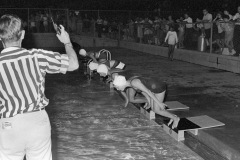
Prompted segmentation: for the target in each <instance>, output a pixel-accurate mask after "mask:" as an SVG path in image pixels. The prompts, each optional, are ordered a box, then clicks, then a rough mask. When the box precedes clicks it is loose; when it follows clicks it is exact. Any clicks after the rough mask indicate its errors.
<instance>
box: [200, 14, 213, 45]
mask: <svg viewBox="0 0 240 160" xmlns="http://www.w3.org/2000/svg"><path fill="white" fill-rule="evenodd" d="M211 22H212V14H210V13H208V10H207V9H204V10H203V19H202V23H203V26H204V32H205V38H206V42H207V46H209V45H210V42H211V40H210V38H211V26H212V24H211Z"/></svg>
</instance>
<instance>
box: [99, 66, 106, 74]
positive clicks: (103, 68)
mask: <svg viewBox="0 0 240 160" xmlns="http://www.w3.org/2000/svg"><path fill="white" fill-rule="evenodd" d="M97 72H98V73H105V74H107V73H108V68H107V66H106V65H105V64H100V65H99V66H98V68H97Z"/></svg>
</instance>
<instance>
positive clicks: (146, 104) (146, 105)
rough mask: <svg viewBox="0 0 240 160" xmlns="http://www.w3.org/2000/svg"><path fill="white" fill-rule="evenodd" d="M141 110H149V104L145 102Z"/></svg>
mask: <svg viewBox="0 0 240 160" xmlns="http://www.w3.org/2000/svg"><path fill="white" fill-rule="evenodd" d="M143 108H144V109H149V108H151V106H150V105H149V103H147V102H146V103H145V104H144V106H143Z"/></svg>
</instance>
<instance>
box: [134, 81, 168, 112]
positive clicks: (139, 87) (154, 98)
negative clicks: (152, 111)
mask: <svg viewBox="0 0 240 160" xmlns="http://www.w3.org/2000/svg"><path fill="white" fill-rule="evenodd" d="M131 84H132V86H133V87H135V88H138V89H140V90H141V91H142V92H145V93H147V95H148V96H149V97H150V98H152V99H153V100H154V101H155V102H156V103H157V104H158V105H159V106H160V107H161V109H165V107H166V104H164V103H161V102H159V100H158V99H157V98H156V97H155V95H154V94H153V93H152V92H151V91H150V90H149V89H148V88H147V87H146V86H144V85H143V84H142V82H141V81H140V80H139V79H134V80H132V83H131Z"/></svg>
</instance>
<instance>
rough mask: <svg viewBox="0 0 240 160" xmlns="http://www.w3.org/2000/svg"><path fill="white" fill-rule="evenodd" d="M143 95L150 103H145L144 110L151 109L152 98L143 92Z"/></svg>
mask: <svg viewBox="0 0 240 160" xmlns="http://www.w3.org/2000/svg"><path fill="white" fill-rule="evenodd" d="M142 94H143V95H144V96H145V97H146V99H147V101H148V103H147V102H146V103H145V105H144V107H143V108H145V109H149V108H150V107H151V106H150V105H151V99H150V97H149V96H148V94H147V93H145V92H142Z"/></svg>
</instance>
